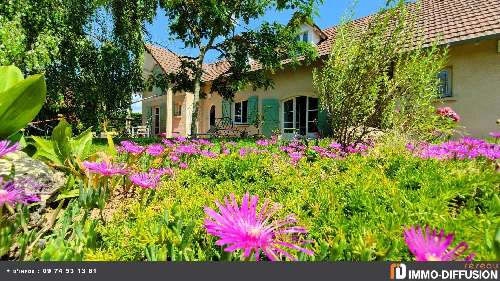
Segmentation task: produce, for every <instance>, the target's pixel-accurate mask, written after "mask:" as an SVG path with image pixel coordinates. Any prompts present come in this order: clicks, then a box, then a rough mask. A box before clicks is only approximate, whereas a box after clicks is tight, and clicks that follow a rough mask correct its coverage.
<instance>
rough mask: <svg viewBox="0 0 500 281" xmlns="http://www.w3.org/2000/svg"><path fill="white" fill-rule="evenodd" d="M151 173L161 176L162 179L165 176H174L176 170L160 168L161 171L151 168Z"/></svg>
mask: <svg viewBox="0 0 500 281" xmlns="http://www.w3.org/2000/svg"><path fill="white" fill-rule="evenodd" d="M149 173H151V174H156V175H159V176H160V177H161V176H164V175H169V176H173V175H174V170H172V168H168V167H167V168H159V169H156V168H151V169H149Z"/></svg>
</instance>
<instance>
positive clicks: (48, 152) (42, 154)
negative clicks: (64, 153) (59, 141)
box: [32, 136, 63, 166]
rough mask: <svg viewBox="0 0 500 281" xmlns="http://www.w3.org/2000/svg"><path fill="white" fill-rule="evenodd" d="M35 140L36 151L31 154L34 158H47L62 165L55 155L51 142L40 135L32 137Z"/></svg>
mask: <svg viewBox="0 0 500 281" xmlns="http://www.w3.org/2000/svg"><path fill="white" fill-rule="evenodd" d="M32 139H33V141H34V142H35V147H36V153H35V155H33V157H34V158H36V159H41V160H48V161H50V162H52V163H54V164H56V165H58V166H63V163H62V161H61V160H60V159H59V157H57V155H56V153H55V151H54V145H53V142H52V141H50V140H46V139H43V138H40V137H35V136H34V137H32Z"/></svg>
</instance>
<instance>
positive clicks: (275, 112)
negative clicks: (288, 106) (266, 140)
mask: <svg viewBox="0 0 500 281" xmlns="http://www.w3.org/2000/svg"><path fill="white" fill-rule="evenodd" d="M262 115H263V118H264V124H263V126H262V133H263V134H264V135H265V136H266V137H270V136H271V135H272V134H273V131H275V130H277V129H279V128H280V121H279V120H280V101H279V100H277V99H263V100H262Z"/></svg>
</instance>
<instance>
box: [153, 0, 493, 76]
mask: <svg viewBox="0 0 500 281" xmlns="http://www.w3.org/2000/svg"><path fill="white" fill-rule="evenodd" d="M408 5H409V9H410V11H416V10H415V7H416V5H415V4H414V3H412V4H408ZM372 18H373V16H367V17H363V18H360V19H357V20H355V21H353V23H354V24H355V25H357V26H360V27H363V26H366V25H367V24H368V23H369V21H370V20H371V19H372ZM416 28H417V29H418V30H421V31H422V33H423V34H424V38H425V43H427V44H429V43H431V42H433V41H435V40H437V39H441V42H442V43H443V44H452V43H457V42H460V41H464V40H470V39H478V38H481V37H485V36H491V35H499V37H500V0H423V1H421V6H420V9H419V10H418V14H417V19H416ZM336 29H337V26H333V27H329V28H326V29H323V33H324V35H326V37H327V38H326V39H325V40H323V41H321V42H320V43H319V44H318V46H317V48H318V52H319V54H320V55H321V56H325V55H328V54H329V52H330V49H331V46H332V42H333V40H334V39H335V33H336ZM146 49H147V50H148V51H149V52H150V53H151V55H152V56H153V57H154V58H155V59H156V60H157V62H158V63H159V64H160V66H161V67H162V68H163V69H164V70H165V71H166V72H173V71H177V69H178V67H179V66H180V59H179V58H178V57H177V55H175V54H174V53H173V52H171V51H169V50H166V49H163V48H160V47H156V46H153V45H147V46H146ZM258 68H259V64H258V63H255V62H254V63H252V69H258ZM228 69H229V63H228V62H227V61H219V62H215V63H212V64H207V65H205V67H204V75H203V81H211V80H214V79H216V78H217V77H218V76H219V75H221V74H224V73H225V72H227V70H228Z"/></svg>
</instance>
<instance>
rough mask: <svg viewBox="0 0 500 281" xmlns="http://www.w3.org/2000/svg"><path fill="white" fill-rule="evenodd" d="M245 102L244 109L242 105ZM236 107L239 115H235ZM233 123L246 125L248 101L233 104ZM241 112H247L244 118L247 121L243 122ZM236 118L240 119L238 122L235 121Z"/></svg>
mask: <svg viewBox="0 0 500 281" xmlns="http://www.w3.org/2000/svg"><path fill="white" fill-rule="evenodd" d="M245 102H246V104H247V105H246V107H244V106H243V104H244V103H245ZM236 107H240V112H241V114H238V115H237V114H236ZM232 110H233V123H234V124H237V125H247V124H248V100H241V101H238V102H233V108H232ZM243 110H246V111H247V114H246V117H247V120H245V121H244V120H243ZM236 117H240V121H236Z"/></svg>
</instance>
